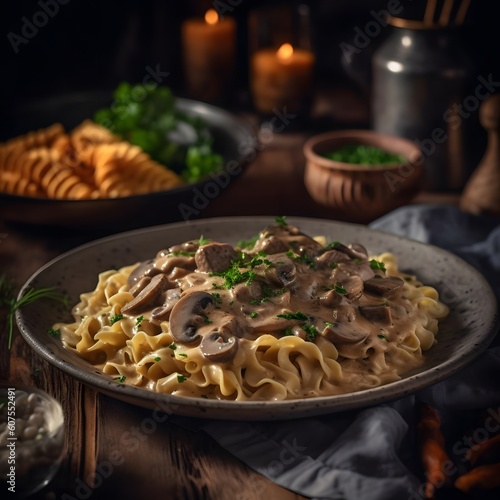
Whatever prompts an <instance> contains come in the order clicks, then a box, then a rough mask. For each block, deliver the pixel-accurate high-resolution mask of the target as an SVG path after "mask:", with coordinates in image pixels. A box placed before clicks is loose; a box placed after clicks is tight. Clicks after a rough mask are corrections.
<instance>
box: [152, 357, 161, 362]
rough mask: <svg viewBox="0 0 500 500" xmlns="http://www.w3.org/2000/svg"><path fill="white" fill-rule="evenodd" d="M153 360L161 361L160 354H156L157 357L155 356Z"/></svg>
mask: <svg viewBox="0 0 500 500" xmlns="http://www.w3.org/2000/svg"><path fill="white" fill-rule="evenodd" d="M153 361H156V362H158V361H161V358H160V356H156V358H153Z"/></svg>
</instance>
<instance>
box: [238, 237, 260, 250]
mask: <svg viewBox="0 0 500 500" xmlns="http://www.w3.org/2000/svg"><path fill="white" fill-rule="evenodd" d="M259 237H260V234H256V235H254V236H252V237H251V238H249V239H248V240H240V241H238V242H237V243H236V248H241V249H245V250H251V249H252V248H253V247H254V246H255V243H257V240H258V239H259Z"/></svg>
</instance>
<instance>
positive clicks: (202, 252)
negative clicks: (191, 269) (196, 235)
mask: <svg viewBox="0 0 500 500" xmlns="http://www.w3.org/2000/svg"><path fill="white" fill-rule="evenodd" d="M237 258H238V253H237V252H236V250H235V249H234V248H233V247H232V246H231V245H229V244H227V243H208V244H207V245H203V246H201V247H200V248H198V250H197V251H196V253H195V256H194V259H195V262H196V266H197V267H198V270H199V271H201V272H204V273H222V272H224V271H226V270H227V269H228V268H229V267H230V266H231V262H232V261H234V260H236V259H237Z"/></svg>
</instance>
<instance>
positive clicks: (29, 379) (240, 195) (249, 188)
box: [0, 134, 457, 500]
mask: <svg viewBox="0 0 500 500" xmlns="http://www.w3.org/2000/svg"><path fill="white" fill-rule="evenodd" d="M304 139H305V137H304V136H303V135H301V134H287V135H283V136H276V137H275V139H274V140H273V141H272V142H271V143H269V144H267V145H266V147H265V148H263V149H262V151H261V152H260V154H259V156H258V157H257V159H256V160H255V161H254V162H253V163H252V164H251V165H250V166H249V167H248V169H247V170H246V171H245V172H244V174H243V175H242V176H241V177H240V178H238V179H237V180H236V181H235V182H234V184H233V185H231V187H230V188H228V189H226V190H224V191H223V192H222V193H221V194H220V195H219V196H218V197H217V198H216V199H214V200H212V201H211V202H210V203H209V204H208V206H207V207H206V209H204V210H203V211H202V212H201V213H200V216H202V217H215V216H221V215H252V214H255V215H283V214H286V215H303V216H312V217H324V218H332V219H333V218H335V214H334V213H331V212H330V211H328V210H326V209H325V208H323V207H320V206H318V205H317V204H315V203H314V202H313V201H312V199H311V198H310V197H309V195H308V194H307V192H306V190H305V188H304V185H303V182H302V174H303V168H304V160H303V157H302V153H301V146H302V143H303V141H304ZM420 201H445V202H452V203H455V202H456V201H457V200H456V196H448V197H445V198H442V197H438V196H436V195H432V194H431V195H429V194H427V195H423V197H421V198H420ZM0 235H1V236H0V267H1V269H0V272H5V273H7V275H8V276H10V277H11V278H12V279H13V280H14V282H15V285H16V287H20V286H21V285H22V284H23V283H24V282H25V281H26V280H27V279H28V278H29V276H30V275H31V274H32V273H33V272H35V271H36V270H37V269H38V268H39V267H40V266H42V265H43V264H45V263H46V262H48V261H49V260H50V259H52V258H54V257H56V256H57V255H59V254H61V253H62V252H64V251H66V250H69V249H71V248H73V247H75V246H77V245H79V244H82V243H84V242H86V241H90V240H92V239H95V238H96V237H100V236H103V234H102V232H99V233H97V232H93V231H85V232H79V231H70V230H61V229H59V228H55V229H54V228H52V229H50V228H34V227H27V226H20V225H16V224H11V223H8V222H6V221H1V219H0ZM3 326H4V325H3V321H2V328H3ZM1 333H2V335H1V336H0V341H1V342H2V346H1V348H0V379H2V380H9V381H10V383H11V384H12V385H16V384H24V385H32V384H33V385H36V386H38V387H41V388H43V389H45V390H47V391H48V392H49V393H50V394H52V395H53V396H55V397H56V398H57V399H58V400H59V401H60V402H61V403H62V406H63V408H64V413H65V419H66V422H67V433H66V459H65V461H64V463H63V466H62V467H61V469H60V472H59V473H58V475H57V476H56V478H55V479H54V481H53V482H52V483H51V484H50V485H49V486H48V487H46V488H45V489H44V490H43V491H42V492H41V493H40V494H39V495H37V496H38V497H39V498H45V499H49V498H63V495H64V494H66V495H67V496H65V497H64V498H66V499H71V498H111V497H112V498H122V499H135V498H155V497H157V498H165V499H183V500H189V499H217V500H225V499H227V500H234V499H241V500H246V499H248V500H254V499H255V500H261V499H262V498H272V499H277V500H280V499H281V500H291V499H293V498H302V497H300V496H299V495H296V494H294V493H292V492H290V491H288V490H286V489H284V488H281V487H279V486H277V485H276V484H274V483H272V482H271V481H269V480H268V479H266V478H264V477H263V476H261V475H260V474H258V473H256V472H254V471H253V470H251V469H250V468H249V467H247V466H246V465H244V464H243V463H241V462H240V461H239V460H237V459H236V458H234V457H233V456H232V455H230V454H229V453H227V452H226V451H225V450H223V449H222V448H221V447H220V446H219V445H218V444H217V443H215V442H214V441H213V440H212V439H211V438H210V437H209V436H207V435H206V434H204V433H202V432H194V431H192V430H188V429H186V428H183V427H182V425H179V422H178V421H176V423H173V422H172V419H170V418H167V419H166V420H165V421H164V422H161V423H158V425H157V426H156V428H155V429H154V431H151V427H146V426H145V424H144V423H145V422H147V421H149V422H150V419H151V416H152V414H151V411H150V410H145V409H142V408H138V407H135V406H132V405H130V404H126V403H123V402H120V401H118V400H115V399H113V398H110V397H107V396H104V395H102V394H99V393H97V392H96V391H95V390H93V389H91V388H89V387H86V386H84V385H82V384H81V383H80V382H78V381H75V380H74V379H72V378H71V377H70V376H68V375H66V374H65V373H63V372H61V371H59V370H57V369H55V368H54V367H52V366H51V365H49V364H48V363H47V362H45V361H44V360H42V359H41V358H40V357H39V356H38V355H37V354H36V353H35V352H33V351H32V350H31V349H30V348H29V346H28V345H27V344H26V343H25V341H24V339H23V338H22V337H21V336H20V334H19V333H18V332H16V334H15V338H14V342H13V346H12V348H11V349H10V350H8V349H7V339H6V336H5V332H1ZM180 423H181V424H182V421H181V422H180ZM141 426H142V427H141Z"/></svg>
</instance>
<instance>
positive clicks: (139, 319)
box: [135, 316, 144, 327]
mask: <svg viewBox="0 0 500 500" xmlns="http://www.w3.org/2000/svg"><path fill="white" fill-rule="evenodd" d="M143 319H144V316H139V317H138V318H137V319H136V320H135V326H137V327H139V326H141V323H142V320H143Z"/></svg>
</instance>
